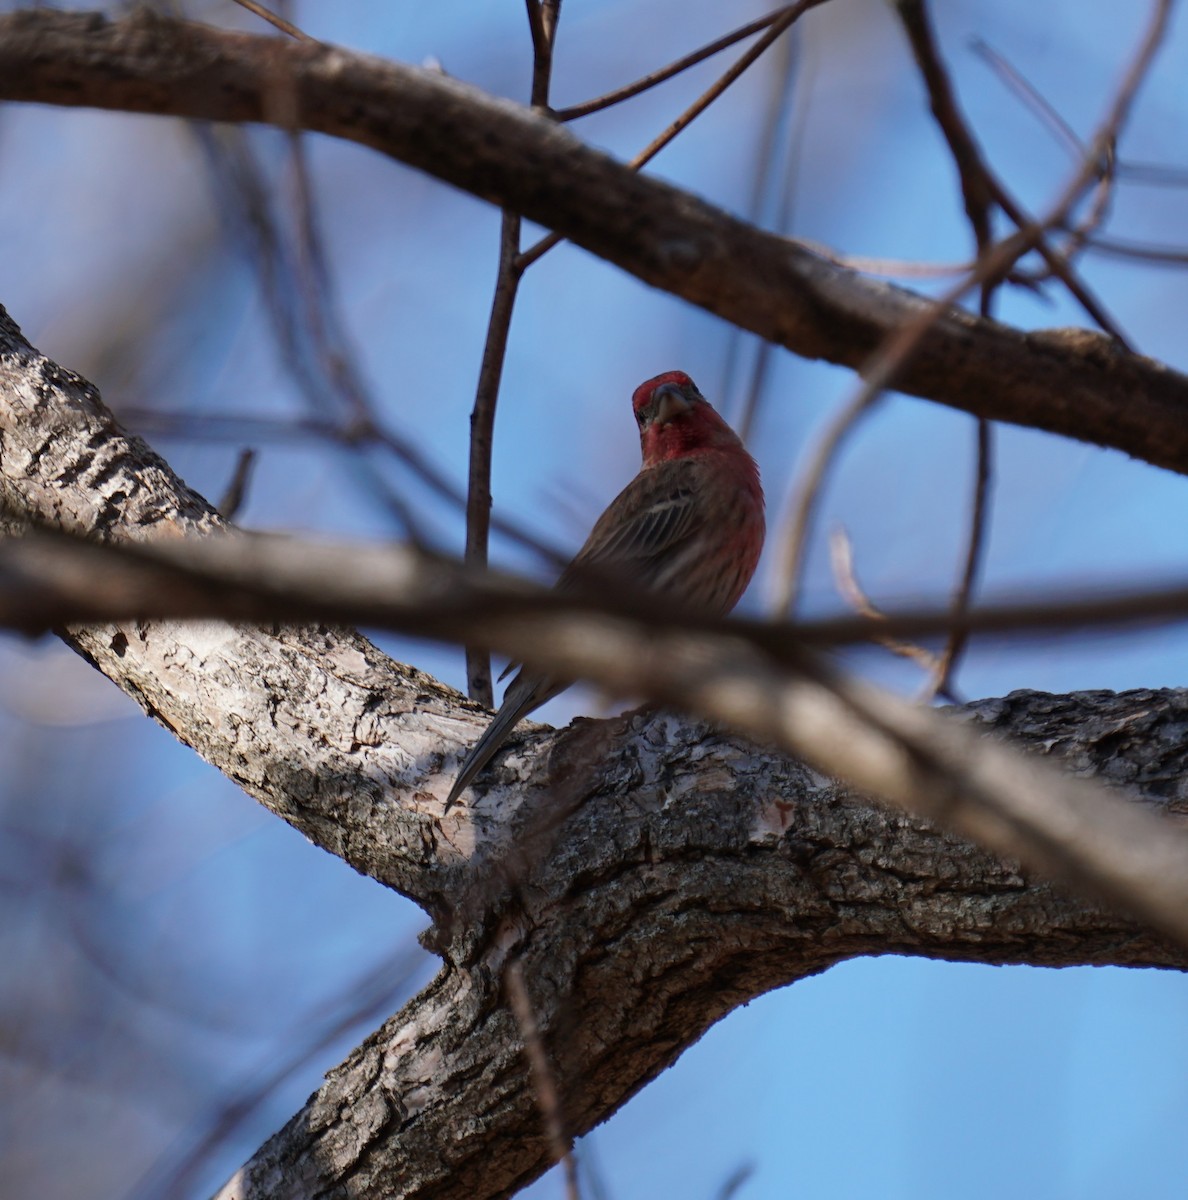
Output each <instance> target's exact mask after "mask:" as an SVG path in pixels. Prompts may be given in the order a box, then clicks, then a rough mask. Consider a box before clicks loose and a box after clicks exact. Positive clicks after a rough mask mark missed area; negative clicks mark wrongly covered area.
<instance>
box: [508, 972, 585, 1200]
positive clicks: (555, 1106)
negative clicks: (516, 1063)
mask: <svg viewBox="0 0 1188 1200" xmlns="http://www.w3.org/2000/svg"><path fill="white" fill-rule="evenodd" d="M503 986H504V989H505V990H506V992H507V1002H508V1007H509V1008H510V1009H511V1011H512V1016H514V1017H515V1019H516V1024H517V1025H518V1026H519V1027H520V1037H521V1038H522V1039H523V1042H524V1056H525V1057H526V1058H527V1059H528V1067H529V1070H531V1072H532V1085H533V1087H534V1088H535V1089H536V1096H537V1100H538V1101H539V1102H540V1113H541V1116H542V1117H544V1124H545V1134H546V1136H547V1137H548V1139H549V1149H550V1151H551V1152H552V1156H553V1159H554V1160H555V1161H556V1162H559V1163H561V1164H562V1167H563V1169H564V1172H565V1196H566V1200H581V1188H580V1187H579V1186H578V1171H577V1159H576V1158H575V1157H574V1153H573V1139H572V1138H571V1137H570V1136H569V1135H568V1134H567V1133H566V1132H565V1118H564V1116H563V1114H562V1109H561V1094H560V1092H559V1091H558V1089H557V1079H556V1076H555V1075H554V1074H553V1069H552V1067H551V1066H550V1065H549V1056H548V1055H547V1054H546V1053H545V1048H544V1042H543V1041H542V1039H541V1036H540V1026H539V1025H538V1024H537V1021H536V1013H535V1012H534V1011H533V1008H532V1000H531V998H530V997H529V995H528V985H527V984H526V983H525V982H524V968H523V965H522V964H521V962H520V960H519V959H518V958H513V959H510V960H509V961H508V964H507V966H506V967H505V968H504V970H503Z"/></svg>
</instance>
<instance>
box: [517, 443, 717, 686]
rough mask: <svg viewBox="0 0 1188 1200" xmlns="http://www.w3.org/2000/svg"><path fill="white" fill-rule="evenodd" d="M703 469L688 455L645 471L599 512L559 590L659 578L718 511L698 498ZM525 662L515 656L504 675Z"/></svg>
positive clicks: (644, 582)
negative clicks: (678, 551)
mask: <svg viewBox="0 0 1188 1200" xmlns="http://www.w3.org/2000/svg"><path fill="white" fill-rule="evenodd" d="M699 475H700V470H699V468H698V467H697V465H696V464H695V463H693V462H690V461H689V460H687V459H686V460H678V461H673V462H668V463H662V464H661V465H660V466H658V467H650V468H648V469H647V470H644V471H641V472H640V473H639V474H638V475H637V476H636V477H635V478H634V479H633V480H632V481H631V482H630V483H629V484H628V485H627V486H626V487H625V488H624V489H623V490H622V491H621V492H620V493H619V494H618V495H617V496H616V497H615V498H614V499H613V500H612V501H611V502H610V504H609V506H608V507H607V509H606V511H605V512H604V513H603V514H602V516H601V517H599V518H598V520H597V522H596V523H595V525H594V528H593V529H592V530H591V531H590V536H589V537H588V538H587V539H586V544H585V545H584V546H583V547H582V548H581V549H580V550H579V551H578V552H577V554H576V555H574V557H573V560H572V561H571V562H570V564H569V565H568V566H567V567H566V568H565V570H564V571H562V572H561V575H560V577H559V578H558V580H557V583H556V587H557V590H558V591H562V592H565V591H572V590H573V589H574V588H576V587H579V586H582V585H583V584H584V585H585V586H587V587H596V586H597V585H598V583H599V580H600V577H602V576H604V577H606V578H608V579H610V580H611V582H614V580H616V579H619V580H622V579H627V580H632V581H634V582H636V583H638V584H640V585H641V586H644V587H647V586H650V585H651V584H653V583H655V582H656V581H657V577H658V575H659V574H660V570H659V565H660V564H661V563H664V562H666V561H668V560H670V559H671V557H672V552H673V550H674V549H676V548H677V547H678V546H680V545H681V544H682V543H683V542H685V541H687V540H688V539H689V538H691V537H693V536H694V535H695V534H696V533H697V531H698V530H699V529H701V528H702V526H703V525H704V524H705V523H706V520H707V517H708V516H710V515H712V514H708V513H707V512H706V508H705V505H704V504H701V505H699V504H698V503H697V496H698V494H699V492H698V490H699V487H700V486H701V481H700V478H699ZM519 666H520V664H519V663H518V662H509V663H508V664H507V666H506V667H504V669H503V672H502V674H501V675H500V676H499V681H502V680H503V679H504V678H505V677H506V676H508V675H510V674H511V673H512V672H513V671H515V670H518V668H519ZM540 703H542V704H543V703H544V701H543V700H542V701H540Z"/></svg>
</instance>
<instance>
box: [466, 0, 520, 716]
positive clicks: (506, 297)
mask: <svg viewBox="0 0 1188 1200" xmlns="http://www.w3.org/2000/svg"><path fill="white" fill-rule="evenodd" d="M535 3H536V0H528V4H529V6H532V5H534V4H535ZM520 224H521V222H520V216H519V214H518V213H515V212H513V211H512V210H511V209H509V208H507V209H504V210H503V219H502V223H501V225H500V235H499V267H498V269H497V271H496V276H495V294H494V297H493V298H492V300H491V315H490V317H489V318H488V321H487V339H486V342H485V343H484V345H483V362H482V366H481V367H480V369H479V377H478V385H477V387H476V388H475V396H474V410H473V412H472V413H471V414H470V486H469V490H468V492H467V500H466V562H467V563H468V564H469V565H470V566H472V567H485V566H486V565H487V540H488V537H489V535H490V529H491V455H492V452H493V450H494V445H495V440H494V439H495V408H496V404H497V403H498V400H499V383H500V380H501V379H502V377H503V361H504V358H505V356H506V354H507V339H508V334H509V333H510V332H511V320H512V312H513V310H514V308H515V304H516V291H517V289H518V288H519V284H520V279H521V278H522V276H523V271H522V270H521V269H520V267H519V266H518V265H517V262H516V257H517V255H518V254H519V252H520ZM466 685H467V691H468V693H469V695H470V698H471V699H472V700H475V701H477V702H478V703H479V704H482V705H483V706H484V707H486V708H494V707H495V694H494V689H493V688H492V686H491V656H490V654H489V653H488V652H487V651H486V650H485V649H483V648H481V647H478V646H467V647H466Z"/></svg>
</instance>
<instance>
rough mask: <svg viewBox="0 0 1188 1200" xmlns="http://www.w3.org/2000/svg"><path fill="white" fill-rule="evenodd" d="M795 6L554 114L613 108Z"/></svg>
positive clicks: (562, 116)
mask: <svg viewBox="0 0 1188 1200" xmlns="http://www.w3.org/2000/svg"><path fill="white" fill-rule="evenodd" d="M796 7H797V5H795V4H785V5H783V6H782V7H780V8H777V9H775V10H774V11H773V12H769V13H768V14H767V16H765V17H760V18H759V19H758V20H757V21H752V22H751V23H750V24H749V25H743V26H742V27H741V28H739V29H736V30H734V32H733V33H727V34H725V35H724V36H723V37H720V38H718V39H717V40H716V41H713V42H710V43H709V45H707V46H702V47H701V49H700V50H694V51H693V52H692V53H691V54H686V55H685V56H684V58H678V59H677V60H676V62H673V63H669V65H668V66H667V67H661V68H660V69H659V70H657V71H652V72H650V73H649V74H647V75H645V76H643V78H642V79H637V80H636V81H635V82H634V83H629V84H627V85H626V86H625V87H621V88H616V89H615V90H614V91H613V92H607V93H606V94H605V95H603V96H598V97H596V98H595V99H593V100H587V101H586V102H585V103H584V104H574V105H571V106H570V107H569V108H560V109H558V110H557V112H556V113H555V114H554V115H555V116H556V118H557V120H558V121H575V120H577V119H578V118H579V117H588V116H589V115H590V114H591V113H596V112H601V111H602V109H604V108H610V107H611V106H612V105H614V104H621V103H622V102H623V101H624V100H630V99H632V97H634V96H638V95H640V94H641V93H643V92H646V91H648V90H649V89H650V88H654V87H655V86H656V85H657V84H660V83H664V82H666V81H667V80H669V79H671V78H672V77H673V76H674V75H679V74H680V73H681V72H682V71H687V70H688V69H689V68H690V67H695V66H697V64H698V63H702V62H705V60H706V59H707V58H712V57H713V56H714V55H715V54H720V53H721V52H722V51H723V50H729V49H730V47H731V46H733V45H735V44H736V43H738V42H742V41H745V40H746V39H747V38H749V37H750V36H751V35H752V34H755V33H761V32H762V31H763V30H764V29H768V28H770V27H771V26H772V25H773V24H774V23H775V22H776V21H778V20H780V18H781V17H783V16H784V15H785V14H786V13H788V12H790V11H791V10H792V9H794V8H796Z"/></svg>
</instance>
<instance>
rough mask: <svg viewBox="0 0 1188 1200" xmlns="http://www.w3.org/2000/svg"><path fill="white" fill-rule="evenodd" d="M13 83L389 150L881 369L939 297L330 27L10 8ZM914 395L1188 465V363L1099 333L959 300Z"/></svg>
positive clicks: (667, 281)
mask: <svg viewBox="0 0 1188 1200" xmlns="http://www.w3.org/2000/svg"><path fill="white" fill-rule="evenodd" d="M0 99H7V100H22V101H29V102H35V103H42V104H63V105H85V106H91V107H96V108H112V109H120V110H124V111H129V112H148V113H159V114H168V115H173V116H185V117H197V118H202V119H205V120H217V121H263V122H268V123H272V124H277V125H280V126H281V127H290V126H293V125H295V126H296V127H297V128H301V129H308V130H312V131H315V132H320V133H326V134H331V135H333V136H336V137H342V138H346V139H348V140H351V141H355V142H358V143H360V144H362V145H365V146H370V147H372V148H373V149H375V150H378V151H380V152H381V153H383V154H387V155H389V156H391V157H392V158H395V159H398V160H400V161H401V162H405V163H409V164H410V165H412V166H415V167H418V168H419V169H421V170H423V171H427V172H428V173H430V174H432V175H435V176H436V177H437V178H439V179H443V180H445V181H446V182H448V183H451V184H453V185H454V186H456V187H459V188H462V189H464V190H466V191H469V192H472V193H473V194H474V195H476V196H480V197H482V198H483V199H486V200H490V201H491V202H493V203H495V204H498V205H501V206H504V207H507V208H512V209H514V210H515V211H517V212H520V213H522V214H523V215H524V216H526V217H529V218H530V219H532V220H534V221H538V222H540V223H541V224H543V225H545V226H547V227H548V228H551V229H556V230H557V231H558V232H560V233H562V234H564V235H565V236H566V237H567V238H569V239H571V240H572V241H573V242H575V243H577V244H578V245H580V246H583V247H585V248H586V249H587V250H589V251H591V252H592V253H594V254H597V255H599V256H601V257H603V258H605V259H607V260H608V261H610V262H613V263H615V264H616V265H618V266H619V267H621V268H622V269H623V270H625V271H628V272H630V273H631V274H633V275H635V276H637V277H638V278H640V279H642V280H644V281H645V282H647V283H650V284H651V285H653V286H654V287H658V288H662V289H664V290H665V291H669V292H672V293H673V294H675V295H678V296H681V297H683V298H684V299H686V300H688V301H690V302H691V303H693V304H697V305H700V306H701V307H702V308H705V309H707V310H708V311H710V312H713V313H716V314H717V315H719V316H721V317H723V318H724V319H726V320H728V321H730V322H732V323H733V324H735V325H738V326H739V327H740V328H743V329H749V330H751V331H752V332H754V333H757V334H759V335H760V336H762V337H764V338H766V339H768V340H770V341H772V342H775V343H777V344H779V345H782V346H785V347H787V348H788V349H789V350H792V351H793V352H794V353H796V354H800V355H802V356H804V357H807V358H823V359H827V360H828V361H830V362H834V363H840V364H842V365H845V366H849V367H853V368H855V369H856V370H862V369H863V368H864V367H865V366H866V364H867V362H868V359H869V358H870V356H871V355H873V354H874V353H875V351H876V350H877V349H878V348H879V347H880V346H882V345H883V344H884V343H885V341H886V338H887V337H888V335H889V334H891V333H892V332H893V331H894V330H896V329H898V328H900V327H901V326H903V325H904V324H905V323H907V322H909V321H911V320H912V319H913V318H914V317H917V316H918V315H919V314H920V313H921V312H922V311H924V310H925V308H926V307H927V304H928V302H927V301H925V300H924V299H923V298H922V297H920V296H917V295H915V294H913V293H912V292H909V291H905V290H903V289H901V288H896V287H893V286H891V285H889V284H884V283H879V282H875V281H872V280H869V279H865V278H863V277H861V276H859V275H858V274H856V273H855V272H853V271H849V270H846V269H844V268H841V267H838V266H835V265H833V264H832V263H830V262H829V261H827V260H826V259H824V258H822V257H820V256H819V255H817V254H814V253H813V252H812V251H811V250H809V249H807V248H806V247H804V246H802V245H800V244H798V243H796V242H793V241H791V240H789V239H787V238H781V237H777V236H775V235H773V234H770V233H766V232H764V231H762V230H760V229H756V228H755V227H753V226H751V225H748V224H746V223H745V222H743V221H739V220H737V219H735V218H734V217H731V216H730V215H729V214H727V213H725V212H723V211H722V210H720V209H717V208H714V207H713V206H711V205H709V204H706V203H704V202H703V201H701V200H699V199H697V198H696V197H694V196H691V195H689V194H688V193H687V192H682V191H680V190H679V189H678V188H674V187H671V186H669V185H668V184H665V183H662V182H661V181H659V180H657V179H653V178H649V177H648V176H646V175H639V174H636V173H633V172H632V171H630V170H628V169H627V168H626V167H625V166H623V165H622V164H621V163H617V162H615V160H614V159H612V158H610V157H608V156H607V155H605V154H602V153H600V152H598V151H596V150H593V149H591V148H590V147H588V146H585V145H583V144H582V143H581V142H580V141H579V140H578V139H577V138H575V137H574V136H573V135H572V134H571V133H569V132H568V130H566V129H564V128H561V127H558V126H557V125H556V123H554V122H552V121H549V120H547V119H545V118H543V117H541V116H539V115H537V114H534V113H532V112H531V110H529V109H527V108H524V107H522V106H520V105H516V104H512V103H510V102H509V101H506V100H497V99H494V98H493V97H491V96H488V95H486V94H484V93H483V92H481V91H479V90H478V89H476V88H473V87H468V86H467V85H465V84H463V83H459V82H458V81H456V80H452V79H449V78H446V77H443V76H442V75H441V74H439V73H436V72H431V71H426V70H418V69H417V68H414V67H408V66H404V65H402V64H399V63H392V62H385V61H383V60H380V59H377V58H373V57H371V56H368V55H363V54H355V53H352V52H350V51H347V50H343V49H341V48H338V47H332V46H326V45H322V44H320V43H316V42H291V41H286V40H281V39H277V38H270V37H254V36H250V35H247V34H238V33H228V32H225V31H222V30H217V29H212V28H210V27H208V26H203V25H197V24H193V23H188V22H182V21H174V20H171V19H166V18H163V17H161V16H157V15H153V14H151V13H148V12H144V11H142V12H140V13H138V14H137V15H134V16H131V17H126V18H124V19H122V20H120V21H115V22H113V21H109V20H108V19H107V18H106V17H105V16H103V15H102V14H98V13H61V12H54V11H52V10H48V9H38V10H33V11H24V12H17V13H13V14H11V15H9V16H5V17H0ZM895 386H896V387H897V388H898V389H900V390H901V391H905V392H910V393H912V394H914V395H917V396H923V397H925V398H928V399H932V400H936V401H938V402H940V403H942V404H946V405H949V406H951V407H954V408H958V409H961V410H962V411H964V412H969V413H972V414H974V415H975V416H978V417H985V418H987V419H990V420H995V421H1007V422H1011V423H1013V424H1017V425H1024V426H1027V427H1030V428H1035V429H1043V430H1047V431H1048V432H1051V433H1059V434H1062V435H1064V436H1066V437H1070V438H1075V439H1077V440H1079V441H1087V442H1093V443H1096V444H1098V445H1102V446H1110V447H1113V448H1115V449H1118V450H1122V451H1124V452H1125V453H1127V454H1130V455H1132V456H1134V457H1135V458H1139V459H1142V460H1144V461H1146V462H1149V463H1153V464H1154V465H1156V466H1160V467H1167V468H1169V469H1171V470H1174V471H1179V472H1181V473H1185V472H1188V379H1186V378H1185V377H1184V376H1183V375H1180V374H1178V373H1176V372H1174V371H1171V370H1169V369H1168V368H1167V367H1166V366H1164V365H1162V364H1161V363H1158V362H1155V361H1154V360H1152V359H1148V358H1142V357H1139V356H1137V355H1131V354H1126V353H1123V352H1121V351H1118V350H1116V349H1115V348H1114V347H1113V345H1112V343H1111V342H1110V341H1109V339H1108V338H1105V337H1102V336H1100V335H1097V334H1093V333H1090V332H1089V331H1087V330H1083V329H1053V330H1045V331H1042V332H1038V333H1024V332H1022V331H1021V330H1017V329H1012V328H1010V327H1009V326H1005V325H1000V324H998V323H997V322H995V321H990V320H987V319H984V318H978V317H974V316H972V315H970V314H968V313H965V312H961V311H958V310H953V311H951V312H949V313H948V314H947V315H945V316H944V317H943V318H942V319H940V320H938V321H937V322H936V323H935V324H934V325H933V326H932V328H931V329H930V331H929V332H928V334H927V335H926V336H925V337H924V338H923V340H922V342H921V344H920V346H919V348H918V351H917V352H916V353H915V354H914V355H913V357H912V359H911V362H910V364H908V365H907V366H906V367H905V368H904V369H903V371H902V372H901V373H900V374H899V375H898V376H897V378H896V380H895Z"/></svg>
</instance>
